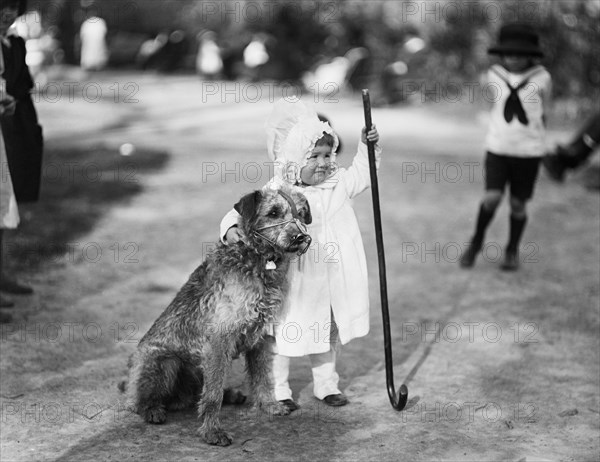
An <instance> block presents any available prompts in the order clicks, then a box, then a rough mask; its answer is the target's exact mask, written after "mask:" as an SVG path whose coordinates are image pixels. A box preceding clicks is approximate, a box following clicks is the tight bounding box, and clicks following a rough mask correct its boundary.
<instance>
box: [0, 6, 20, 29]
mask: <svg viewBox="0 0 600 462" xmlns="http://www.w3.org/2000/svg"><path fill="white" fill-rule="evenodd" d="M18 11H19V10H18V9H17V6H16V5H14V6H4V7H2V9H0V35H6V32H7V31H8V29H9V27H10V26H12V24H13V22H15V19H17V17H18Z"/></svg>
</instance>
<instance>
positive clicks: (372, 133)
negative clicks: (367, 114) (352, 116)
mask: <svg viewBox="0 0 600 462" xmlns="http://www.w3.org/2000/svg"><path fill="white" fill-rule="evenodd" d="M360 140H361V141H362V142H363V143H364V144H367V140H369V141H371V142H372V143H374V144H376V143H378V142H379V133H378V132H377V127H376V126H375V124H373V125H372V126H371V131H370V132H369V133H368V134H367V127H363V129H362V132H361V137H360Z"/></svg>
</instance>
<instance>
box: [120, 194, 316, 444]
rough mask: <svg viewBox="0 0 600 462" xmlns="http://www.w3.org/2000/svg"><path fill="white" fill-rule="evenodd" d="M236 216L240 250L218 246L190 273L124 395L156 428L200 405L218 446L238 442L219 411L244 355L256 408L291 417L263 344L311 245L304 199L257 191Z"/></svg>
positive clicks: (142, 349) (146, 341) (134, 362)
mask: <svg viewBox="0 0 600 462" xmlns="http://www.w3.org/2000/svg"><path fill="white" fill-rule="evenodd" d="M234 208H235V210H236V211H237V212H238V213H239V214H240V219H239V222H238V226H239V227H240V229H241V231H242V232H243V233H244V235H245V238H244V242H238V243H236V244H231V245H223V244H222V243H219V244H217V246H216V249H215V250H214V251H213V252H212V253H210V254H209V255H208V256H207V258H206V259H205V261H204V262H203V263H202V264H201V265H200V266H199V267H198V268H197V269H196V270H195V271H194V272H193V273H192V275H191V276H190V278H189V280H188V281H187V283H186V284H185V285H184V286H183V287H182V288H181V290H180V291H179V293H178V294H177V296H176V297H175V299H174V300H173V301H172V302H171V304H170V305H169V306H168V307H167V308H166V309H165V311H164V312H163V313H162V314H161V315H160V316H159V318H158V319H157V320H156V321H155V322H154V324H153V325H152V327H151V328H150V330H149V331H148V332H147V333H146V335H144V337H143V338H142V339H141V340H140V342H139V344H138V347H137V350H136V351H135V352H134V353H133V355H132V356H131V358H130V360H129V381H128V384H127V386H126V387H125V388H126V390H127V392H128V395H129V396H128V404H129V407H130V408H131V409H132V410H133V411H134V412H137V413H138V414H140V415H141V416H142V417H143V418H144V419H145V420H146V421H147V422H150V423H155V424H160V423H164V422H165V420H166V415H167V409H183V408H185V407H189V406H191V405H193V404H197V408H198V417H199V419H200V421H201V427H200V430H199V431H200V435H201V436H202V437H203V438H204V440H205V441H206V442H207V443H209V444H213V445H219V446H228V445H229V444H231V442H232V438H231V436H230V435H229V434H228V433H227V432H225V431H224V430H222V429H221V427H220V422H219V411H220V409H221V403H222V401H223V389H224V382H225V378H226V373H227V371H228V369H229V367H230V365H231V361H232V359H233V358H234V357H236V356H237V355H238V354H239V353H242V352H243V353H245V358H246V372H247V373H248V375H249V378H250V388H251V392H252V394H253V395H254V398H255V403H254V405H255V406H256V407H257V408H261V407H265V406H266V405H269V406H273V407H272V408H270V409H272V410H273V412H274V414H276V415H286V414H289V412H290V411H289V409H287V408H286V407H285V406H283V405H282V404H281V403H279V402H277V401H276V400H275V398H274V396H273V393H272V387H271V386H270V383H269V382H270V381H269V364H270V355H271V353H270V351H269V348H268V346H267V344H266V340H265V335H266V327H267V325H268V323H269V322H271V321H274V320H275V318H276V316H277V313H278V312H279V310H280V307H281V305H282V302H283V299H284V296H285V291H286V285H287V280H286V274H287V271H288V267H289V262H290V259H291V257H292V256H293V254H294V253H297V254H301V253H304V252H306V250H307V249H308V247H309V246H310V242H311V238H310V236H309V235H308V234H307V233H306V226H305V225H306V224H310V223H311V221H312V218H311V214H310V208H309V205H308V202H307V200H306V198H305V197H304V196H303V195H302V194H300V193H297V192H291V190H289V189H286V190H281V189H280V190H263V191H255V192H254V193H251V194H248V195H246V196H244V197H243V198H242V199H241V200H240V201H239V202H238V203H237V204H235V206H234Z"/></svg>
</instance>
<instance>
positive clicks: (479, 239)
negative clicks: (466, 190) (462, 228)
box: [471, 204, 496, 246]
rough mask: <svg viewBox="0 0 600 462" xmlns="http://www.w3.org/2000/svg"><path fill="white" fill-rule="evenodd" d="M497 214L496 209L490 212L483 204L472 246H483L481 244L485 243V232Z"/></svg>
mask: <svg viewBox="0 0 600 462" xmlns="http://www.w3.org/2000/svg"><path fill="white" fill-rule="evenodd" d="M495 212H496V209H495V208H493V209H491V210H488V209H487V208H486V207H485V205H484V204H481V206H480V207H479V215H478V216H477V225H476V227H475V234H474V235H473V239H472V241H471V244H473V245H476V246H481V244H482V243H483V238H484V237H485V230H486V229H487V227H488V225H489V224H490V222H491V221H492V218H494V213H495Z"/></svg>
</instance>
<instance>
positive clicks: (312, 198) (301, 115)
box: [221, 100, 381, 411]
mask: <svg viewBox="0 0 600 462" xmlns="http://www.w3.org/2000/svg"><path fill="white" fill-rule="evenodd" d="M266 128H267V139H268V151H269V157H270V158H271V160H273V161H275V176H274V177H273V178H272V179H271V181H269V183H268V184H267V185H266V186H265V187H266V188H277V187H278V185H281V184H283V183H288V184H290V183H291V184H292V185H293V187H296V188H299V189H300V191H301V192H302V193H303V194H304V195H305V196H306V198H307V199H308V202H309V205H310V208H311V213H312V217H313V221H312V224H311V225H309V226H308V233H309V234H310V235H311V237H312V239H313V244H312V245H311V248H310V250H309V251H308V252H307V253H306V254H304V255H302V256H301V257H299V258H298V260H297V261H295V262H293V263H292V265H291V267H290V271H289V275H288V280H289V290H288V296H287V299H286V302H285V304H284V307H283V310H282V313H281V316H280V319H279V320H278V322H277V323H276V324H275V325H274V326H273V327H274V336H275V340H276V341H275V350H276V351H275V353H276V354H275V356H274V359H273V377H274V387H275V397H276V399H277V400H279V401H281V402H283V403H284V404H285V405H286V406H287V407H288V408H289V409H290V410H291V411H293V410H295V409H297V404H296V403H295V402H294V400H293V398H292V390H291V389H290V386H289V383H288V376H289V365H290V357H300V356H306V355H308V356H309V357H310V361H311V367H312V375H313V383H314V387H313V393H314V395H315V396H316V397H317V398H318V399H320V400H323V402H324V403H325V404H327V405H329V406H343V405H345V404H347V403H348V399H347V397H346V396H345V395H344V394H343V393H342V392H341V391H340V390H339V388H338V381H339V377H338V374H337V372H336V367H335V363H336V355H337V350H338V347H337V343H338V342H341V343H342V344H346V343H348V342H349V341H350V340H352V339H353V338H357V337H362V336H364V335H366V334H367V333H368V331H369V293H368V280H367V265H366V258H365V254H364V248H363V244H362V238H361V235H360V230H359V227H358V222H357V219H356V216H355V214H354V210H353V208H352V198H354V197H355V196H357V195H358V194H360V193H361V192H363V191H364V190H365V189H367V188H368V187H369V186H370V178H369V163H368V157H367V145H366V142H367V140H369V141H372V142H373V143H377V142H378V141H379V134H378V133H377V130H376V128H375V127H373V129H372V130H371V131H370V132H369V133H368V134H366V133H365V132H366V130H365V129H364V128H363V130H362V136H361V141H360V143H359V146H358V152H357V154H356V156H355V158H354V161H353V162H352V165H351V166H350V167H349V168H348V169H343V168H340V169H338V168H337V165H336V163H335V160H336V152H337V147H338V138H337V136H336V134H335V133H334V132H333V130H332V129H331V126H330V125H329V124H328V123H327V122H323V121H320V120H319V118H318V116H317V114H316V112H314V111H312V110H309V109H308V108H307V107H306V106H305V105H304V104H303V103H302V102H301V101H299V100H294V101H289V102H288V101H285V100H281V101H279V102H278V103H276V105H275V107H274V110H273V113H272V115H271V116H270V118H269V120H268V121H267V127H266ZM375 148H376V149H375V152H376V158H377V164H379V158H380V155H381V149H380V148H379V146H378V145H375ZM236 223H237V214H236V212H235V211H231V212H229V214H227V215H226V216H225V218H224V219H223V221H222V222H221V239H222V240H223V242H225V243H233V242H237V241H238V240H240V239H242V240H243V236H241V235H240V231H239V229H238V228H237V227H236Z"/></svg>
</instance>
